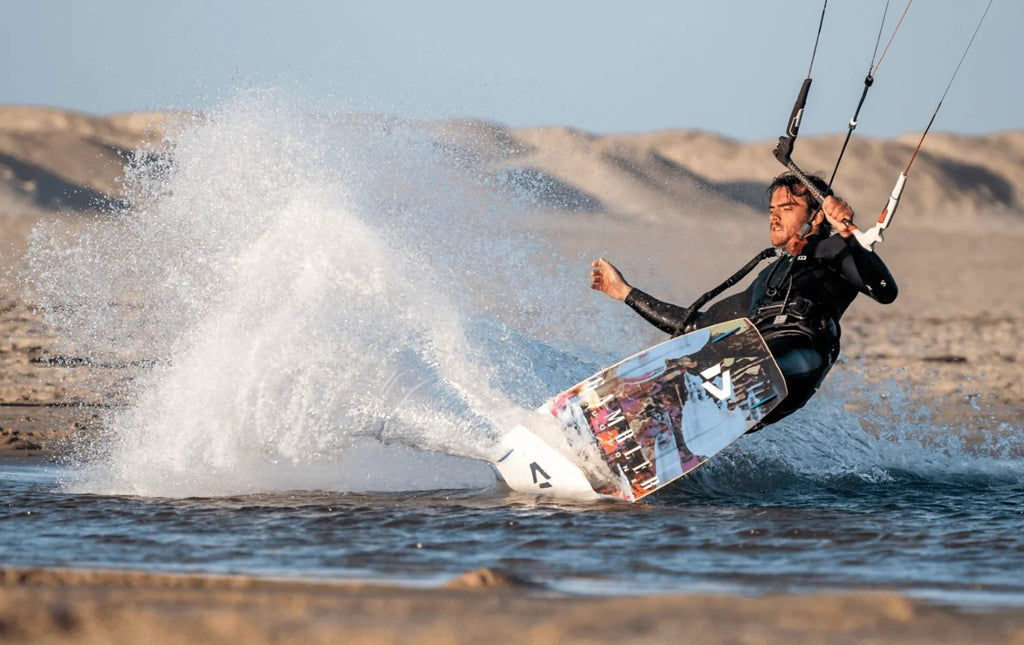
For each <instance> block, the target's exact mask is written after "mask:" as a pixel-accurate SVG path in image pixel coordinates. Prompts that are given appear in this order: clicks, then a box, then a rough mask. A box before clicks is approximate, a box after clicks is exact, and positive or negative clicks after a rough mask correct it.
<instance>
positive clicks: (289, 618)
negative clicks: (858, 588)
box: [0, 569, 1024, 645]
mask: <svg viewBox="0 0 1024 645" xmlns="http://www.w3.org/2000/svg"><path fill="white" fill-rule="evenodd" d="M0 629H2V633H3V635H4V640H5V641H6V642H11V643H22V642H49V643H65V642H67V643H71V642H74V643H109V642H160V643H224V642H243V641H244V642H247V643H254V644H259V643H337V642H347V643H423V644H429V645H435V644H436V645H442V644H445V643H479V642H484V641H486V642H495V643H523V642H526V643H640V642H647V643H650V642H655V643H667V642H677V641H678V640H679V639H680V638H692V639H698V640H700V641H701V642H704V643H865V642H871V643H1008V644H1019V643H1022V642H1024V615H1022V614H1021V612H1019V611H1015V610H985V611H964V610H956V609H951V608H948V607H940V606H935V605H929V604H927V603H922V602H917V601H912V600H908V599H907V598H904V597H902V596H899V595H894V594H886V593H871V594H845V595H842V594H840V595H818V596H810V597H794V596H768V597H758V598H749V597H731V596H711V595H702V596H686V595H678V596H655V597H645V598H635V597H619V598H584V597H564V596H563V597H559V596H551V595H549V594H545V593H544V592H543V591H538V590H529V589H522V588H519V587H517V586H516V584H515V582H514V581H509V580H507V579H505V578H504V577H503V576H502V575H501V574H500V572H494V571H490V570H479V571H471V572H467V573H466V574H465V575H464V576H461V577H459V578H456V579H454V580H452V581H451V582H449V583H448V584H447V585H445V586H444V587H443V588H441V589H431V590H423V589H406V588H397V587H381V586H374V585H370V584H321V583H298V582H282V581H273V580H259V579H253V578H242V577H216V576H177V575H159V574H149V573H137V572H120V571H73V570H42V571H40V570H25V569H3V570H0Z"/></svg>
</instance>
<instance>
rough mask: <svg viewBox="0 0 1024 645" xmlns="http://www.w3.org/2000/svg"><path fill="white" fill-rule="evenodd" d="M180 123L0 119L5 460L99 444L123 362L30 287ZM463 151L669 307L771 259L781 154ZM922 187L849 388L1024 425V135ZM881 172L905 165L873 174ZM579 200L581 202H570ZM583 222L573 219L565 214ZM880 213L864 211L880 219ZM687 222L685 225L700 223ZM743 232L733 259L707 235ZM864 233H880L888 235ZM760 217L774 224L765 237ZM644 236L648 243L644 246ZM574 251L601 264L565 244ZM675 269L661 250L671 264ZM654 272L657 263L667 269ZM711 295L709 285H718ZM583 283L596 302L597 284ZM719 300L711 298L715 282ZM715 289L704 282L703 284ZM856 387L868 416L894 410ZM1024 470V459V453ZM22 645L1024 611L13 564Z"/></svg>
mask: <svg viewBox="0 0 1024 645" xmlns="http://www.w3.org/2000/svg"><path fill="white" fill-rule="evenodd" d="M163 123H164V120H163V116H162V115H141V114H140V115H116V116H112V117H104V118H99V117H89V116H85V115H79V114H74V113H68V112H64V111H60V110H51V109H44V108H38V109H35V108H0V229H2V236H3V237H2V239H3V247H2V248H0V254H2V256H0V257H2V266H0V273H2V276H0V287H2V290H0V329H2V330H3V333H0V369H2V380H0V457H2V458H7V459H18V460H33V461H37V462H39V463H45V462H47V461H48V460H51V459H55V458H58V457H59V456H61V455H62V454H65V453H66V452H67V451H69V450H70V449H71V447H72V446H73V445H74V444H75V443H76V442H83V441H88V440H90V438H91V437H93V436H94V435H95V434H96V430H97V429H98V427H99V425H98V424H99V423H100V414H99V412H100V411H101V410H102V409H103V408H104V406H109V405H111V404H112V403H113V402H114V401H113V400H112V396H113V395H112V394H111V393H112V392H114V391H116V385H117V384H118V383H119V382H120V379H122V378H124V373H123V372H124V370H123V369H121V368H119V367H118V366H117V365H113V364H111V365H95V364H88V363H86V362H82V361H78V360H76V357H74V356H68V355H67V354H66V353H65V349H64V345H63V344H62V342H61V338H60V336H59V332H58V331H57V330H55V329H54V328H53V327H52V326H51V325H49V324H48V323H47V322H46V320H45V319H44V318H43V317H42V315H41V314H40V312H39V311H38V309H37V306H36V303H35V302H34V301H33V300H32V298H31V296H30V295H28V294H26V293H24V292H23V291H22V290H21V286H20V282H19V280H18V278H17V271H18V270H20V268H22V267H23V263H24V258H23V253H24V250H25V248H26V244H27V242H26V237H27V235H28V234H29V233H30V231H31V230H32V227H33V226H35V225H36V224H37V223H39V222H46V221H56V220H60V221H70V222H72V223H73V222H74V221H76V220H77V221H81V222H83V223H84V222H87V221H88V217H89V213H90V212H93V211H92V210H91V208H92V206H93V205H95V203H96V202H95V200H96V199H118V198H119V196H118V193H117V186H118V178H119V174H120V167H121V165H123V159H124V156H125V155H127V154H128V153H129V152H130V151H132V150H135V149H136V148H138V147H139V146H145V145H157V146H158V145H159V141H160V138H159V135H160V131H161V128H162V127H163V125H162V124H163ZM446 136H447V137H448V138H449V140H450V141H451V142H454V145H457V146H461V147H462V148H464V149H465V150H467V151H471V152H472V153H473V155H474V158H475V159H478V160H483V161H484V162H486V163H489V164H491V165H492V166H493V168H494V169H496V171H502V170H503V169H504V170H508V169H517V168H518V169H521V168H529V169H531V172H534V173H537V175H536V176H538V177H543V178H545V181H546V182H547V183H544V186H546V187H547V188H546V189H545V190H546V191H547V192H544V193H543V194H542V195H541V198H547V197H551V195H552V193H551V191H552V190H553V191H555V192H557V193H558V194H559V195H560V197H559V199H558V200H553V201H552V202H551V204H550V208H549V209H548V214H549V215H550V216H549V217H548V216H544V217H538V218H537V219H535V220H532V221H531V222H530V223H529V226H531V227H533V229H534V230H535V231H536V232H537V233H539V234H548V235H554V234H558V233H559V232H562V231H564V230H565V228H566V227H567V226H570V225H571V224H567V223H566V222H567V218H571V217H576V218H580V217H586V218H587V221H588V225H589V226H590V227H592V230H595V231H598V233H597V234H595V235H594V237H596V238H598V239H603V240H607V244H608V245H609V246H611V245H612V241H613V240H615V241H621V240H628V239H636V240H638V241H637V242H636V243H635V244H632V245H630V244H626V245H622V244H618V245H617V246H616V249H615V251H616V258H615V259H616V262H617V263H618V264H619V265H620V266H625V267H629V266H635V267H638V268H641V267H642V270H650V271H651V272H652V273H653V274H654V275H657V276H658V279H659V280H662V282H661V284H660V286H659V288H661V289H664V290H665V291H666V292H667V293H666V294H665V295H666V297H667V296H668V294H671V293H682V294H686V295H687V296H693V295H696V294H697V293H698V292H699V290H700V288H695V287H694V286H693V284H692V282H693V281H697V282H700V283H702V284H704V283H710V282H711V281H713V280H715V279H716V277H717V278H719V279H720V277H722V276H724V275H725V274H724V273H723V272H722V271H720V270H717V269H718V266H719V264H720V263H719V262H715V261H713V260H719V261H720V262H725V263H726V264H727V265H728V266H729V267H730V268H732V267H733V266H737V267H738V266H739V265H740V264H742V262H744V261H745V260H746V259H747V258H748V257H749V256H750V255H753V253H754V252H756V251H757V250H760V248H762V246H763V245H764V241H765V238H766V237H767V236H766V232H765V226H764V222H763V217H762V216H760V215H759V214H758V213H759V208H758V207H757V199H759V198H760V196H759V193H758V192H757V190H758V189H757V188H756V187H757V186H759V185H761V184H763V183H764V182H765V181H766V180H767V179H770V177H772V176H773V175H774V174H777V170H778V168H777V164H776V163H775V161H774V160H773V159H772V158H771V154H770V149H771V144H770V143H752V144H742V143H738V142H735V141H730V140H728V139H724V138H720V137H716V136H714V135H711V134H708V133H700V132H664V133H651V134H643V135H621V136H613V137H596V136H591V135H588V134H586V133H580V132H575V131H572V130H569V129H559V128H553V129H531V130H519V131H516V130H509V129H506V128H502V127H500V126H496V125H492V124H481V123H476V122H464V123H452V124H450V125H449V126H448V127H447V134H446ZM836 143H837V140H836V138H835V137H821V138H808V140H806V141H803V140H802V141H801V146H802V148H801V155H803V158H804V159H806V161H807V163H806V165H807V166H808V167H810V168H812V169H817V167H819V166H820V167H825V166H828V165H829V162H828V159H829V158H830V154H831V152H832V150H833V148H834V147H835V145H836ZM910 145H912V143H911V142H909V141H906V140H902V139H900V140H893V141H871V140H862V141H855V145H854V146H853V147H852V148H851V150H850V152H849V153H848V156H849V161H848V162H847V167H846V168H845V169H844V171H843V172H844V174H845V176H848V177H851V178H854V177H856V178H857V179H856V180H855V181H854V180H852V179H851V181H850V183H849V193H848V194H847V195H846V197H847V199H849V200H850V201H851V202H852V203H854V204H855V205H856V204H859V203H863V204H866V205H868V206H870V210H871V211H873V209H874V207H875V205H881V202H882V201H883V199H882V198H883V196H884V195H886V194H887V193H888V191H889V189H890V187H891V186H890V183H891V181H892V179H893V178H894V177H895V175H896V174H897V173H898V172H899V168H900V166H901V163H902V160H904V159H905V153H906V151H907V149H908V146H910ZM926 151H927V152H926V153H925V154H924V155H923V157H922V159H921V161H920V162H919V166H916V167H915V175H914V177H913V178H912V180H911V184H910V186H909V187H908V189H907V197H906V199H905V203H904V204H903V206H901V208H902V209H903V211H902V212H901V217H902V219H900V220H899V221H898V223H897V224H896V225H895V227H894V230H893V231H892V232H891V234H890V237H889V238H888V239H887V240H886V242H885V244H884V246H883V247H881V248H882V251H881V252H882V253H884V257H885V258H886V260H887V262H889V264H890V266H891V267H892V270H893V273H894V275H895V276H897V280H898V281H899V284H900V288H901V295H900V299H899V300H898V301H897V302H896V303H895V304H894V305H892V306H891V307H887V308H881V307H878V306H872V305H873V303H870V302H864V301H863V300H864V299H861V301H858V302H857V303H856V304H855V305H854V306H853V308H852V309H851V311H850V312H849V313H848V314H847V316H846V318H845V319H844V358H843V359H842V361H843V362H842V364H841V365H840V366H839V367H837V368H836V370H835V371H834V372H833V377H830V378H833V379H834V378H836V377H835V376H834V375H835V374H836V373H842V374H843V377H842V379H843V380H842V382H843V383H868V384H872V387H873V388H878V389H880V390H882V391H884V390H885V389H886V388H890V387H894V386H895V385H894V384H898V387H899V388H900V391H902V392H907V393H909V396H910V397H911V398H912V399H913V401H914V402H915V404H916V405H919V406H922V407H925V408H927V409H928V411H929V414H930V415H931V418H932V420H933V422H934V423H936V424H937V425H948V426H949V427H952V428H957V429H958V431H959V432H961V433H963V434H964V435H965V436H968V437H969V436H970V435H971V433H972V432H976V431H981V430H982V429H985V428H991V427H993V426H994V425H998V424H1004V425H1006V426H1007V427H1010V428H1017V429H1018V430H1019V428H1020V427H1021V423H1022V419H1024V384H1022V382H1024V378H1022V377H1024V367H1022V366H1024V349H1022V348H1024V271H1022V270H1021V269H1020V265H1019V258H1020V255H1021V251H1022V250H1024V133H1022V132H1010V133H1005V134H1002V135H992V136H988V137H974V138H965V137H957V136H954V135H943V134H936V135H935V136H933V137H932V140H930V141H929V143H928V146H927V147H926ZM872 159H874V160H877V159H883V160H885V163H877V162H876V163H869V162H870V160H872ZM567 195H568V196H569V197H571V199H570V200H569V201H568V202H567V201H566V200H565V198H566V196H567ZM565 204H570V205H571V206H572V207H571V208H561V209H559V208H556V206H558V205H562V206H564V205H565ZM866 208H867V206H866ZM683 212H685V213H686V215H685V217H683V216H681V215H680V213H683ZM721 212H729V213H732V215H731V216H730V217H731V219H730V220H729V221H728V222H726V223H724V224H722V226H724V227H725V228H726V229H728V231H730V232H731V233H734V234H732V235H729V236H727V237H728V242H725V243H723V245H722V246H716V245H714V244H711V243H709V242H708V241H707V237H706V236H703V237H702V236H701V234H700V231H701V230H703V229H702V226H704V225H705V224H706V223H707V222H709V221H712V220H711V218H716V217H718V216H719V214H720V213H721ZM869 217H873V216H865V218H864V219H865V220H866V221H870V219H869ZM759 218H762V219H759ZM659 236H662V238H663V239H668V238H673V237H674V238H676V239H680V240H684V242H681V245H682V252H684V253H685V254H686V257H687V258H688V261H690V262H692V263H693V264H694V265H695V266H702V267H705V268H703V269H699V270H697V269H695V270H694V271H691V272H689V273H687V274H686V275H685V276H684V275H681V274H680V273H679V272H678V271H677V270H676V267H675V265H674V262H673V258H674V256H670V254H667V253H661V252H659V249H655V250H654V251H652V248H651V242H650V240H651V239H652V238H658V237H659ZM641 240H642V241H641ZM565 250H566V252H567V253H573V252H577V251H578V252H591V251H593V252H594V253H595V254H596V253H600V252H601V249H590V248H580V249H573V248H566V249H565ZM661 250H662V251H663V249H661ZM652 258H653V259H652ZM702 281H703V282H702ZM584 286H585V285H583V284H581V285H580V288H584ZM708 286H710V284H709V285H708ZM705 288H706V287H705ZM878 389H872V388H868V387H865V388H862V390H861V391H860V393H857V392H849V394H848V396H847V398H846V406H847V408H848V409H850V410H858V409H874V408H877V407H878V406H884V405H887V404H888V403H887V402H886V401H885V400H884V399H885V397H881V398H880V397H879V396H878ZM1014 457H1024V455H1014ZM0 635H2V636H3V639H4V640H5V641H6V642H12V643H15V642H53V643H61V642H75V643H100V642H166V643H177V642H191V643H207V642H209V643H215V642H240V641H243V640H244V641H245V642H250V643H287V642H363V643H406V642H409V643H412V642H416V643H473V642H481V641H484V640H490V641H494V642H531V643H555V642H565V643H612V642H617V643H622V642H627V643H628V642H641V641H643V642H672V641H677V640H679V639H681V638H684V637H690V638H695V639H698V640H700V641H701V642H708V643H782V642H803V643H863V642H874V643H980V642H993V643H996V642H999V643H1019V644H1024V611H1021V610H1020V609H1015V608H1010V609H1000V608H981V609H971V610H965V609H957V608H952V607H947V606H941V605H938V604H931V603H927V602H924V601H919V600H911V599H909V598H907V597H903V596H900V595H898V594H887V593H864V594H836V595H811V596H769V597H735V596H716V595H669V596H655V597H645V598H624V597H618V598H604V597H602V598H591V597H575V596H566V595H558V594H552V593H550V592H547V591H545V590H544V589H537V588H533V587H530V586H524V585H521V584H519V583H517V582H516V581H515V580H513V579H509V578H508V577H505V576H503V575H502V574H501V572H493V571H476V572H470V573H467V575H466V576H464V577H463V578H459V579H456V580H453V581H452V582H450V583H449V584H448V585H446V586H445V587H444V588H441V589H417V588H399V587H389V586H375V585H371V584H357V583H351V584H349V583H343V584H335V583H318V582H297V581H277V580H265V579H254V578H248V577H216V576H198V575H164V574H156V573H148V572H133V571H90V570H70V569H20V568H10V567H8V568H3V569H0Z"/></svg>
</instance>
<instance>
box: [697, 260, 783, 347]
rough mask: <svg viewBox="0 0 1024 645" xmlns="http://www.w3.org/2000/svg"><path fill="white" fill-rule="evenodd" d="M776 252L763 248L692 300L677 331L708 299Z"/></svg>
mask: <svg viewBox="0 0 1024 645" xmlns="http://www.w3.org/2000/svg"><path fill="white" fill-rule="evenodd" d="M778 254H779V251H778V249H776V248H775V247H771V248H769V249H765V250H763V251H761V252H760V253H758V254H757V255H755V256H754V258H753V259H752V260H751V261H750V262H747V263H746V264H744V265H743V267H742V268H741V269H740V270H739V271H737V272H736V273H734V274H732V275H731V276H729V277H728V278H727V279H726V281H725V282H723V283H722V284H720V285H718V286H717V287H715V288H714V289H712V290H711V291H708V292H707V293H705V294H704V295H703V296H701V297H700V298H697V299H696V300H694V302H693V304H692V305H690V306H689V310H690V313H689V315H688V316H687V317H686V320H684V321H683V324H682V327H681V328H680V330H679V331H682V330H683V329H685V328H686V326H687V325H689V324H690V321H692V320H693V317H694V316H696V315H697V314H698V313H700V308H701V307H703V306H704V305H706V304H707V303H708V302H709V301H711V300H713V299H714V298H716V297H717V296H718V294H720V293H722V292H723V291H725V290H726V289H728V288H729V287H731V286H733V285H734V284H736V283H737V282H739V281H740V280H742V279H743V278H745V277H746V275H747V274H748V273H750V272H751V271H753V270H754V267H756V266H757V265H758V264H761V262H763V261H764V260H766V259H768V258H772V257H775V256H777V255H778Z"/></svg>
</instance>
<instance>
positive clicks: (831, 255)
mask: <svg viewBox="0 0 1024 645" xmlns="http://www.w3.org/2000/svg"><path fill="white" fill-rule="evenodd" d="M815 255H818V256H819V257H824V258H825V259H828V260H831V261H832V262H833V263H834V265H835V266H836V267H837V268H838V270H839V273H840V274H841V275H842V276H843V277H844V278H845V279H846V281H847V282H849V283H850V284H852V285H853V286H854V287H856V288H857V290H858V291H860V292H861V293H864V294H867V295H869V296H871V297H872V298H874V299H875V300H877V301H878V302H880V303H882V304H883V305H887V304H889V303H890V302H892V301H893V300H895V299H896V295H897V294H898V293H899V290H898V289H897V287H896V280H894V279H893V277H892V273H890V272H889V267H887V266H885V262H883V261H882V258H880V257H879V256H878V254H877V253H874V252H872V251H868V250H867V249H865V248H864V247H863V246H861V245H860V243H859V242H858V241H857V240H856V238H854V237H853V236H852V235H851V236H850V237H848V238H844V237H842V236H841V235H833V236H832V237H830V238H828V239H827V240H825V241H824V242H822V243H821V244H820V245H818V248H817V252H816V253H815Z"/></svg>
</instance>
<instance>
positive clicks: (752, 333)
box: [494, 318, 786, 502]
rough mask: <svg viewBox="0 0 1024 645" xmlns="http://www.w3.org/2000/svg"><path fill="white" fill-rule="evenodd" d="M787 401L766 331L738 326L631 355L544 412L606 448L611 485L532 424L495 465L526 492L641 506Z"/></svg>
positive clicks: (516, 434)
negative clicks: (763, 334)
mask: <svg viewBox="0 0 1024 645" xmlns="http://www.w3.org/2000/svg"><path fill="white" fill-rule="evenodd" d="M785 397H786V382H785V380H784V379H783V377H782V373H781V372H780V371H779V368H778V365H776V363H775V359H774V358H773V357H772V355H771V352H770V351H769V350H768V347H767V346H766V345H765V342H764V339H763V338H761V334H760V333H759V332H758V330H757V328H756V327H755V326H754V325H753V323H751V322H750V321H749V320H747V319H746V318H740V319H737V320H731V321H728V322H723V323H719V324H716V325H712V326H710V327H706V328H704V329H700V330H697V331H694V332H691V333H689V334H685V335H682V336H677V337H676V338H673V339H671V340H669V341H666V342H664V343H661V344H659V345H655V346H654V347H651V348H649V349H646V350H644V351H642V352H640V353H638V354H635V355H633V356H630V357H629V358H627V359H625V360H623V361H621V362H619V363H616V364H615V365H612V366H611V367H608V368H605V369H602V370H601V371H599V372H597V373H596V374H594V375H593V376H591V377H590V378H588V379H586V380H585V381H582V382H580V383H578V384H576V385H574V386H573V387H571V388H569V389H568V390H566V391H564V392H562V393H561V394H559V395H558V396H555V397H553V398H552V399H550V400H548V401H547V402H546V403H545V404H544V405H542V406H541V408H540V410H539V411H541V412H543V413H545V414H550V415H551V416H553V417H555V419H557V420H558V422H559V423H560V425H561V428H562V430H563V431H564V432H566V433H571V434H572V436H577V437H579V436H582V437H584V438H585V440H586V441H590V442H592V443H593V444H594V445H595V446H596V448H597V451H598V453H599V454H600V455H601V458H602V459H603V460H604V462H605V463H606V464H607V466H608V468H609V469H610V471H611V473H612V477H611V478H606V480H605V481H593V480H594V479H595V478H594V477H590V478H588V477H587V476H586V475H585V474H584V472H583V470H581V469H580V467H579V466H578V465H576V464H575V463H574V462H573V460H572V459H570V458H568V457H566V456H565V455H564V454H562V453H561V452H559V451H558V450H556V449H555V448H553V447H552V446H551V445H549V444H548V443H546V442H545V441H544V440H543V439H541V438H540V437H539V436H538V434H537V433H535V432H533V431H531V430H530V429H529V428H527V427H525V426H523V425H518V426H516V427H515V428H513V429H512V430H511V431H510V432H508V433H507V434H506V435H505V436H504V438H503V439H502V442H501V448H502V451H501V454H502V456H501V458H500V459H498V460H496V461H495V462H494V466H495V468H496V469H497V471H498V473H499V475H500V476H501V478H502V479H503V480H504V482H505V483H506V484H507V485H508V486H509V488H511V489H512V490H514V491H517V492H522V493H531V494H536V495H545V496H557V497H572V498H583V499H599V498H614V499H621V500H626V501H630V502H635V501H638V500H640V499H642V498H644V497H646V496H648V495H650V494H651V493H654V492H655V491H657V490H659V489H661V488H663V487H664V486H666V485H667V484H669V483H670V482H672V481H674V480H676V479H678V478H680V477H682V476H684V475H686V474H687V473H689V472H691V471H692V470H694V469H695V468H697V467H698V466H700V465H701V464H703V463H705V462H706V461H707V460H708V459H709V458H711V457H712V456H713V455H715V454H716V453H718V452H719V451H721V450H722V449H723V448H725V447H726V446H728V445H729V444H730V443H732V442H733V441H735V440H736V439H738V438H739V437H741V436H742V435H743V434H744V433H746V432H747V431H748V430H751V429H752V428H754V427H755V426H756V425H758V423H760V422H761V420H762V419H764V417H765V416H766V415H767V414H768V413H769V412H771V411H772V409H774V408H775V406H776V405H778V404H779V403H780V402H781V401H782V400H783V399H784V398H785Z"/></svg>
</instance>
